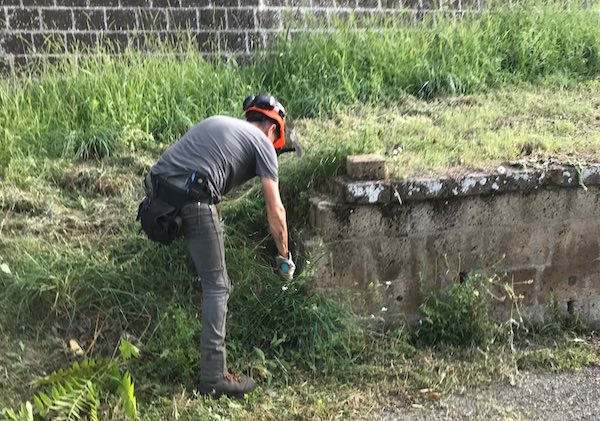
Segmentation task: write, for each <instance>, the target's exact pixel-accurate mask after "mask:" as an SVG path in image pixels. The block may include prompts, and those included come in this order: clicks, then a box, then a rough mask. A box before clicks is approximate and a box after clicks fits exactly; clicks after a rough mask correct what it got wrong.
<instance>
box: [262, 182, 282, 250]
mask: <svg viewBox="0 0 600 421" xmlns="http://www.w3.org/2000/svg"><path fill="white" fill-rule="evenodd" d="M260 181H261V183H262V188H263V195H264V197H265V207H266V208H267V220H268V221H269V228H270V230H271V234H272V235H273V240H275V245H276V246H277V251H279V254H280V255H282V256H284V257H287V255H288V251H289V250H288V232H287V222H286V214H285V208H284V207H283V203H281V196H280V195H279V183H278V182H277V181H274V180H271V179H270V178H268V177H261V179H260Z"/></svg>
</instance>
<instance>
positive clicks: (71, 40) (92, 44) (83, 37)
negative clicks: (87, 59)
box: [66, 32, 98, 53]
mask: <svg viewBox="0 0 600 421" xmlns="http://www.w3.org/2000/svg"><path fill="white" fill-rule="evenodd" d="M97 47H98V36H97V35H96V34H95V33H78V32H75V33H72V34H67V35H66V49H67V51H68V52H70V53H74V52H85V51H90V50H94V49H96V48H97Z"/></svg>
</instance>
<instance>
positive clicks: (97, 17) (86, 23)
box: [73, 9, 106, 31]
mask: <svg viewBox="0 0 600 421" xmlns="http://www.w3.org/2000/svg"><path fill="white" fill-rule="evenodd" d="M73 16H74V18H75V29H78V30H80V31H97V30H104V29H106V26H105V20H104V11H102V10H94V9H77V10H74V11H73Z"/></svg>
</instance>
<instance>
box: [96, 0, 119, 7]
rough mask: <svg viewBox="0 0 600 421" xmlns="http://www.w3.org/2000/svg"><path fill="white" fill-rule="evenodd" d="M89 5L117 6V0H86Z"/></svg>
mask: <svg viewBox="0 0 600 421" xmlns="http://www.w3.org/2000/svg"><path fill="white" fill-rule="evenodd" d="M88 4H89V6H90V7H119V0H88Z"/></svg>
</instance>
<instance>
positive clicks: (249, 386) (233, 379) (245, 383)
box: [198, 373, 256, 399]
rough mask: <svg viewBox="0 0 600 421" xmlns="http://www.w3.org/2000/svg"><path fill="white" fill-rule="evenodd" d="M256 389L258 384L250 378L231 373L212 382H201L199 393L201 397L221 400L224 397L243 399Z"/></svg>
mask: <svg viewBox="0 0 600 421" xmlns="http://www.w3.org/2000/svg"><path fill="white" fill-rule="evenodd" d="M254 389H256V383H255V382H254V380H252V379H251V378H250V377H246V376H236V375H233V374H231V373H229V374H227V375H226V376H225V377H223V378H221V379H218V380H215V381H212V382H209V381H206V380H200V384H199V385H198V392H200V394H201V395H207V396H210V397H212V398H215V399H219V398H220V397H221V396H222V395H226V396H229V397H232V398H237V399H242V398H243V397H244V395H245V394H246V393H251V392H252V391H253V390H254Z"/></svg>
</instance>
